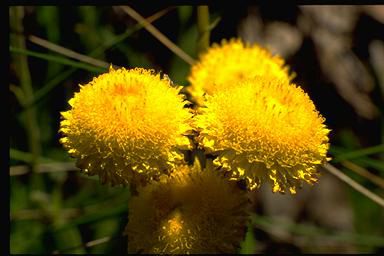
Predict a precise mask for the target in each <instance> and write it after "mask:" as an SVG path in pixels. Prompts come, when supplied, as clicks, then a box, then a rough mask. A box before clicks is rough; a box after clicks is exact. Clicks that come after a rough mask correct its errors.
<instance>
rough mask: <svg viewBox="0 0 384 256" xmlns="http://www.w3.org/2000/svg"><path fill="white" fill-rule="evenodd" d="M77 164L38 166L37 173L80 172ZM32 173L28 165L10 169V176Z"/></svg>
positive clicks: (46, 164)
mask: <svg viewBox="0 0 384 256" xmlns="http://www.w3.org/2000/svg"><path fill="white" fill-rule="evenodd" d="M78 170H79V169H78V168H77V167H76V166H75V163H71V162H70V163H69V162H63V163H45V164H38V165H37V170H36V173H48V172H68V171H78ZM29 172H30V168H29V167H28V166H26V165H16V166H11V167H10V168H9V175H10V176H18V175H24V174H27V173H29Z"/></svg>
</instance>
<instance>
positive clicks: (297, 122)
mask: <svg viewBox="0 0 384 256" xmlns="http://www.w3.org/2000/svg"><path fill="white" fill-rule="evenodd" d="M205 104H206V107H204V108H200V114H199V115H197V116H196V118H195V121H194V122H195V125H196V126H197V127H198V130H199V131H200V134H199V136H198V138H197V140H198V141H199V143H200V145H201V146H202V147H203V148H205V149H206V150H207V152H210V153H213V154H215V155H217V156H218V157H217V158H216V159H215V161H214V163H215V164H216V165H218V166H221V167H222V169H223V170H225V171H228V173H229V176H230V177H231V179H234V180H237V179H245V180H246V181H247V184H248V188H249V189H251V190H252V189H255V188H259V187H260V185H261V184H262V183H263V182H270V183H271V184H272V188H273V192H282V193H284V192H285V190H286V189H287V188H288V189H289V191H290V192H291V193H292V194H294V193H296V187H301V185H302V181H306V182H307V183H310V184H313V183H314V182H316V181H317V178H316V177H317V175H318V172H317V170H316V167H317V166H318V165H320V164H322V163H324V162H325V161H327V160H328V159H327V157H326V153H327V150H328V147H329V144H328V137H327V135H328V133H329V131H330V130H328V129H327V128H326V126H325V125H324V124H323V122H324V118H323V117H322V116H321V115H320V114H319V113H318V112H317V111H316V108H315V106H314V104H313V102H312V101H311V100H310V98H309V96H308V95H307V94H306V93H305V92H304V91H303V90H302V89H301V88H299V87H297V86H295V85H294V84H289V83H288V81H287V80H283V79H278V78H276V77H271V76H260V77H255V78H253V79H249V80H246V81H243V82H241V83H239V84H238V85H237V86H236V87H233V88H228V89H227V90H223V91H220V92H217V93H216V94H214V95H212V96H207V101H206V103H205Z"/></svg>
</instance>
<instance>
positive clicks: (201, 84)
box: [188, 39, 293, 105]
mask: <svg viewBox="0 0 384 256" xmlns="http://www.w3.org/2000/svg"><path fill="white" fill-rule="evenodd" d="M257 75H259V76H263V75H267V76H276V77H278V78H282V79H287V80H290V79H291V78H293V75H290V74H289V71H288V67H286V66H284V60H283V59H282V58H280V57H278V56H273V55H272V54H271V53H270V52H269V51H268V50H266V49H263V48H261V47H260V46H258V45H256V44H255V45H249V44H244V43H243V42H241V40H239V39H232V40H230V41H229V42H227V41H226V40H223V41H222V43H221V45H218V44H213V46H212V47H211V48H209V49H208V51H207V52H206V53H205V54H203V55H202V56H200V60H199V61H198V62H197V63H196V64H195V65H193V66H192V70H191V73H190V75H189V77H188V81H189V82H190V83H191V86H189V87H188V91H189V92H190V93H191V95H192V97H193V99H194V101H196V102H197V103H198V104H199V105H203V102H204V94H208V95H213V94H214V93H216V92H218V91H222V90H226V89H229V88H231V87H233V86H236V84H237V83H238V82H239V81H241V80H244V79H249V78H253V77H255V76H257Z"/></svg>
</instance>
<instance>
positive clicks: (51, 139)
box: [9, 5, 384, 255]
mask: <svg viewBox="0 0 384 256" xmlns="http://www.w3.org/2000/svg"><path fill="white" fill-rule="evenodd" d="M135 9H136V11H138V12H139V13H140V14H141V15H143V16H144V17H149V16H151V15H153V14H155V13H156V12H158V11H161V10H162V8H159V7H156V6H150V5H148V6H140V7H137V8H136V7H135ZM282 9H284V10H276V8H273V9H271V8H267V6H261V7H252V6H250V7H245V6H244V7H239V8H238V6H236V8H233V7H232V8H231V6H228V5H225V6H222V7H220V8H219V7H217V6H216V7H212V8H210V19H211V21H212V23H214V25H213V27H212V30H211V42H220V40H221V39H222V38H230V37H236V36H241V37H242V38H243V39H244V40H246V41H250V42H259V43H261V44H263V45H266V46H270V47H271V49H274V50H275V51H276V52H277V53H279V54H281V55H282V56H283V57H285V58H286V59H287V62H288V64H289V65H290V66H291V67H292V69H293V70H294V71H295V72H296V73H297V77H296V79H295V82H297V83H298V84H300V85H301V86H302V87H303V89H304V90H305V91H306V92H308V94H309V95H310V97H311V98H312V99H313V101H314V102H315V104H316V106H317V108H318V110H319V112H320V113H321V114H322V115H323V116H324V117H325V118H326V120H327V121H326V123H327V125H328V126H329V127H330V128H331V129H332V132H331V145H332V146H331V149H330V155H331V156H332V158H333V160H332V161H331V163H333V164H335V165H336V166H337V167H340V169H341V170H343V171H344V172H345V173H346V174H347V175H348V176H350V177H352V178H353V179H354V180H356V181H357V182H359V183H360V184H362V185H363V186H365V187H366V188H368V189H370V190H371V191H372V192H374V193H376V194H378V195H381V196H384V193H383V188H380V187H379V186H377V185H375V184H374V183H372V182H371V181H369V180H368V179H366V178H364V177H362V176H360V175H359V174H356V173H355V172H353V171H352V170H350V169H349V168H346V167H343V165H342V163H343V160H349V161H351V162H353V163H354V164H357V165H359V166H360V167H363V168H366V170H367V171H368V172H370V173H371V174H374V175H375V176H376V177H378V179H383V178H384V164H383V160H384V153H383V151H384V150H383V145H382V144H383V143H384V117H383V113H382V111H383V106H384V99H383V96H384V84H383V83H384V79H383V77H382V73H383V72H382V70H384V65H383V62H384V43H383V41H384V38H383V37H384V36H383V35H384V34H382V33H380V31H381V32H382V31H384V18H383V17H384V10H383V8H382V7H377V8H373V7H370V6H348V7H337V6H334V7H329V6H321V7H320V6H317V7H315V6H306V7H290V8H282ZM153 25H154V26H155V27H156V28H158V29H159V30H160V31H161V32H162V33H164V34H165V35H166V36H167V37H168V38H169V39H170V40H171V41H173V42H174V43H175V44H177V45H178V46H179V47H180V48H181V49H183V51H185V52H186V53H187V54H189V55H190V56H191V57H193V58H195V59H197V57H198V54H197V52H196V51H197V40H198V29H197V25H196V7H195V6H179V7H176V8H170V9H169V10H167V11H166V12H164V13H162V16H161V17H157V19H156V20H155V21H153ZM31 36H37V37H39V38H43V39H45V40H47V41H49V42H51V43H54V44H57V45H60V46H62V47H65V48H66V49H69V50H72V51H75V52H77V53H81V54H83V55H85V56H89V57H94V58H95V59H98V60H103V61H105V62H106V63H108V64H109V63H112V64H113V65H117V66H124V67H127V68H133V67H144V68H153V69H155V70H156V71H162V72H164V73H166V74H168V75H169V77H170V78H171V79H172V80H173V81H174V82H175V83H177V84H180V85H183V86H187V85H188V82H187V75H188V73H189V68H190V67H189V65H188V64H187V63H185V62H184V61H183V60H182V59H180V58H179V57H178V56H175V55H174V54H173V53H172V52H171V51H170V50H169V49H168V48H167V47H166V46H164V45H163V44H161V43H160V42H159V41H157V39H155V38H154V37H153V36H152V35H151V34H149V33H148V32H147V31H146V30H145V29H142V28H141V26H140V25H138V24H137V23H136V21H135V20H134V19H132V18H130V17H129V16H128V15H127V14H126V13H124V12H123V11H122V10H121V9H119V8H118V7H95V6H79V7H71V6H63V7H60V8H59V7H56V6H28V7H10V56H11V60H10V63H9V65H10V70H11V76H10V81H9V84H10V87H9V88H10V91H11V93H10V104H11V128H12V130H11V137H10V171H11V179H10V181H11V183H10V199H11V205H10V218H11V223H10V224H11V234H10V239H11V241H10V247H11V253H35V254H48V253H52V252H60V253H106V254H112V255H113V254H120V253H121V254H122V253H125V251H126V246H127V244H126V239H125V237H123V236H121V234H122V230H123V228H124V226H125V224H126V222H127V214H128V200H129V197H130V193H129V190H128V188H123V187H114V188H113V187H109V186H104V185H102V184H100V182H99V181H98V178H96V177H87V176H85V175H83V174H80V173H79V172H78V170H77V169H76V167H74V164H73V160H72V159H70V158H69V157H68V154H67V153H66V152H65V150H64V149H63V148H62V147H61V145H60V144H59V137H60V135H59V134H58V127H59V122H60V114H59V113H60V112H61V111H64V110H66V109H68V108H69V106H68V103H67V102H68V100H69V99H70V98H71V97H72V96H73V94H74V92H76V91H78V90H79V88H78V84H85V83H88V82H89V81H90V80H91V79H92V77H93V76H95V75H97V74H100V73H102V72H104V71H105V70H106V68H105V67H100V66H97V65H93V64H92V63H86V62H84V61H81V60H78V59H74V58H71V57H70V56H67V55H66V54H63V52H61V53H60V52H54V51H52V50H49V49H48V48H47V47H44V46H42V45H38V44H36V43H34V42H33V41H32V40H31ZM335 56H337V57H338V58H334V57H335ZM351 79H352V80H351ZM48 163H49V164H51V165H49V166H50V167H49V168H46V167H45V168H44V164H48ZM68 164H69V165H68ZM47 166H48V165H47ZM68 166H71V167H68ZM324 172H325V171H324ZM336 179H337V178H335V177H333V176H330V175H328V176H327V175H324V178H323V179H320V182H319V184H318V185H316V186H314V187H311V188H309V187H304V189H303V190H302V191H299V195H297V196H296V197H292V196H289V195H285V196H281V195H275V194H273V195H271V193H270V192H269V193H267V192H263V191H257V192H255V193H253V194H251V195H250V199H251V201H252V204H253V207H254V214H253V217H252V221H251V222H250V223H249V225H248V232H247V235H246V238H245V240H244V242H243V244H242V248H240V249H239V253H281V252H291V253H296V254H299V253H311V252H312V253H313V252H320V253H322V252H325V253H332V252H376V253H380V252H383V251H384V230H383V226H384V221H383V220H384V211H383V208H382V207H380V206H378V205H377V204H375V203H374V202H372V201H371V200H370V199H368V198H367V197H365V196H363V195H362V194H360V193H359V192H357V191H355V190H353V189H352V188H350V187H348V186H347V185H345V184H343V183H340V182H339V181H338V180H336ZM336 206H337V207H336ZM279 207H281V208H279ZM284 207H285V208H284ZM314 209H315V210H314ZM292 212H293V213H294V214H288V213H292ZM341 213H343V214H344V213H345V215H342V214H341ZM345 216H346V217H345ZM99 239H101V240H99ZM90 241H93V242H91V243H89V242H90ZM98 241H99V242H98Z"/></svg>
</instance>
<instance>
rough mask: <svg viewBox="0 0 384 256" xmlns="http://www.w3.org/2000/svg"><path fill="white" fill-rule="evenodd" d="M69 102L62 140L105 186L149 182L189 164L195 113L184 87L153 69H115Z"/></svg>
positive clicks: (82, 87)
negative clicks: (185, 157)
mask: <svg viewBox="0 0 384 256" xmlns="http://www.w3.org/2000/svg"><path fill="white" fill-rule="evenodd" d="M80 88H81V89H80V92H78V93H75V96H74V97H73V98H72V99H71V100H70V101H69V104H70V106H71V107H72V108H71V109H70V110H69V111H66V112H62V113H61V114H62V116H63V117H64V120H63V121H61V129H60V131H61V132H62V133H63V134H64V137H63V138H62V139H61V143H63V145H64V147H65V148H66V149H67V150H68V152H69V153H70V154H71V155H72V156H74V157H76V158H78V159H77V165H78V167H80V168H81V169H83V170H84V171H85V172H86V173H87V174H89V175H95V174H97V175H99V176H100V177H101V180H102V182H103V183H105V182H107V181H109V182H111V183H112V185H115V184H127V183H134V184H145V183H146V182H148V181H150V180H152V179H157V178H158V177H159V176H160V175H161V174H163V173H167V172H168V171H167V170H170V169H171V167H172V166H173V165H174V164H176V163H178V162H180V161H183V155H182V154H181V153H180V152H179V149H181V148H188V147H191V143H190V141H189V139H188V138H187V137H186V136H184V135H185V134H188V133H189V132H190V130H191V127H190V118H191V116H192V114H191V113H190V112H189V110H188V109H186V108H184V105H185V103H186V102H185V101H184V97H183V96H182V95H180V94H179V92H180V89H181V88H180V87H173V86H171V81H170V80H169V79H168V78H167V77H164V78H161V77H160V74H155V73H154V72H153V71H152V70H144V69H139V68H136V69H131V70H126V69H124V68H122V69H118V70H114V69H112V68H111V69H110V71H109V73H105V74H102V75H100V76H99V77H96V78H94V79H93V81H91V82H90V83H89V84H87V85H85V86H80Z"/></svg>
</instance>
